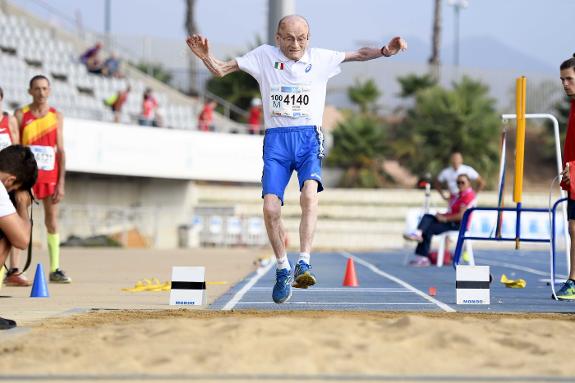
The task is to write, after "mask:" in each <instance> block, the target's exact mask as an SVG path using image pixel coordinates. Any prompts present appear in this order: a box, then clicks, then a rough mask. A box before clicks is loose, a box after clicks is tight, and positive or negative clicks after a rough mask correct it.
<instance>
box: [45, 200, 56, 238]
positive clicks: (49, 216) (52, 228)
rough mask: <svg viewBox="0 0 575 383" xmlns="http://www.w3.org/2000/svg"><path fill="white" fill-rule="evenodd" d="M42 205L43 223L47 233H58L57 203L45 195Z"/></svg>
mask: <svg viewBox="0 0 575 383" xmlns="http://www.w3.org/2000/svg"><path fill="white" fill-rule="evenodd" d="M42 204H43V205H44V223H45V224H46V230H47V231H48V234H56V233H58V204H56V203H54V202H52V198H50V197H46V198H44V199H43V200H42Z"/></svg>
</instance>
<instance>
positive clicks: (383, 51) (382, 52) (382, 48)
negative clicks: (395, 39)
mask: <svg viewBox="0 0 575 383" xmlns="http://www.w3.org/2000/svg"><path fill="white" fill-rule="evenodd" d="M385 48H387V45H384V46H382V47H381V50H380V52H381V55H382V56H385V57H390V56H391V55H390V54H385Z"/></svg>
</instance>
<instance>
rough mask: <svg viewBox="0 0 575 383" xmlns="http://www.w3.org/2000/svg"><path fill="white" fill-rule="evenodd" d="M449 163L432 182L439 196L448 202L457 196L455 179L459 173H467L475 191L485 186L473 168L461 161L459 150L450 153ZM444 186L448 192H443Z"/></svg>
mask: <svg viewBox="0 0 575 383" xmlns="http://www.w3.org/2000/svg"><path fill="white" fill-rule="evenodd" d="M449 163H450V165H451V166H448V167H446V168H445V169H443V170H442V171H441V172H440V173H439V175H438V176H437V180H436V181H435V183H434V187H435V189H436V190H437V191H438V192H439V194H440V195H441V198H443V199H444V200H445V201H447V202H448V203H451V201H452V200H453V199H455V198H456V197H457V194H458V193H459V190H458V187H457V185H456V180H457V177H458V176H459V175H460V174H467V176H468V177H469V179H470V180H471V181H473V182H475V183H476V187H475V190H477V193H479V192H480V191H481V190H483V188H484V187H485V181H483V179H482V178H481V176H480V175H479V173H477V171H476V170H475V169H473V168H472V167H471V166H469V165H465V164H464V163H463V156H462V155H461V153H460V152H453V153H451V157H450V158H449ZM444 188H446V189H447V190H448V191H449V194H446V193H444V191H443V189H444Z"/></svg>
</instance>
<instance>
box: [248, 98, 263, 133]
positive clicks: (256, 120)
mask: <svg viewBox="0 0 575 383" xmlns="http://www.w3.org/2000/svg"><path fill="white" fill-rule="evenodd" d="M248 125H249V132H250V134H260V130H261V127H262V100H261V99H259V98H254V99H253V100H252V106H251V107H250V114H249V117H248Z"/></svg>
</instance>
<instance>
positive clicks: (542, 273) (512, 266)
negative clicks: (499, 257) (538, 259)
mask: <svg viewBox="0 0 575 383" xmlns="http://www.w3.org/2000/svg"><path fill="white" fill-rule="evenodd" d="M479 260H481V262H482V263H485V264H486V265H490V266H501V267H508V268H510V269H515V270H519V271H525V272H526V273H531V274H535V275H540V276H542V277H548V276H549V272H547V271H541V270H537V269H533V268H531V267H527V266H521V265H516V264H515V263H508V262H499V261H492V260H490V259H484V258H479ZM557 277H559V278H567V276H566V275H557Z"/></svg>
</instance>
